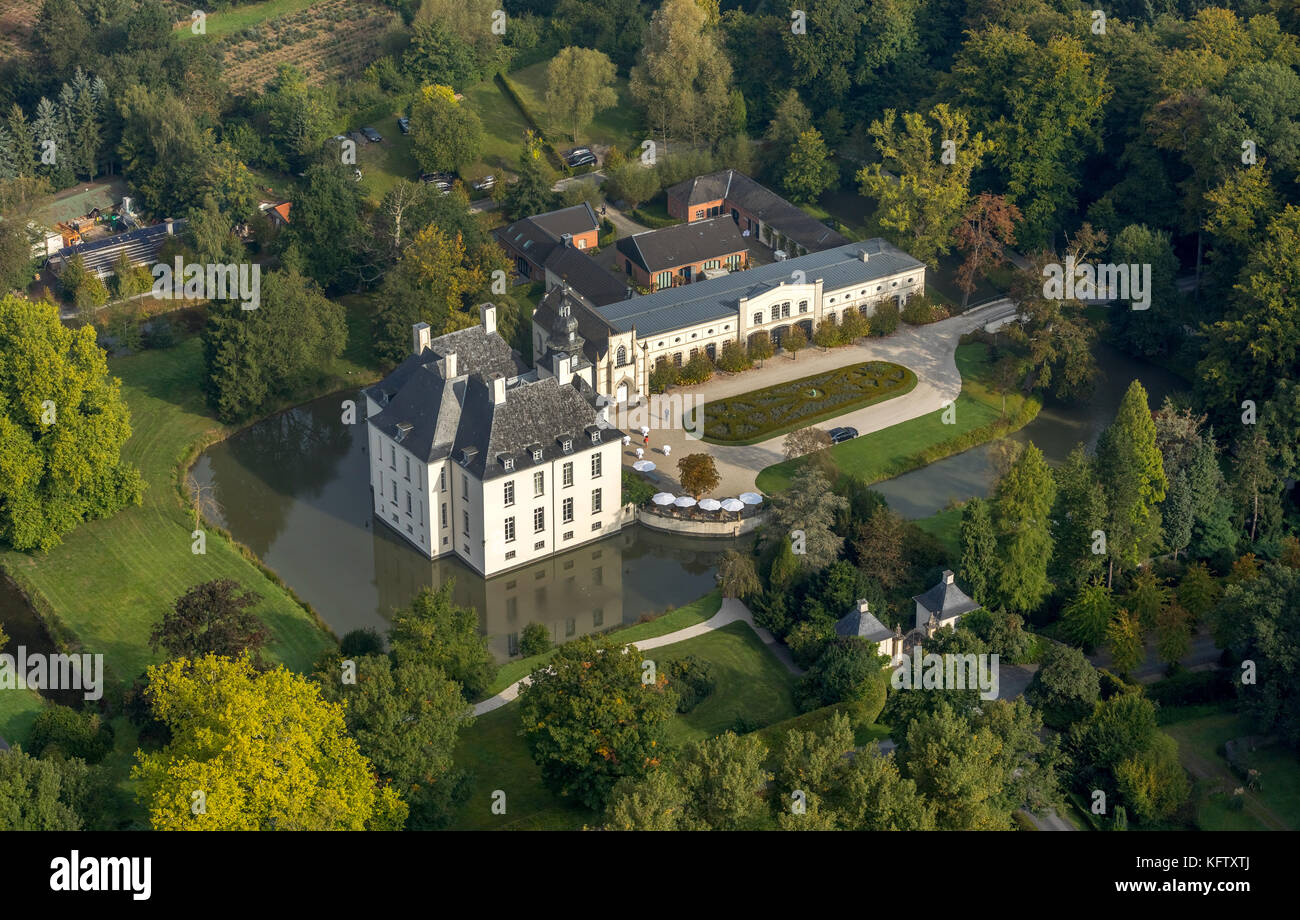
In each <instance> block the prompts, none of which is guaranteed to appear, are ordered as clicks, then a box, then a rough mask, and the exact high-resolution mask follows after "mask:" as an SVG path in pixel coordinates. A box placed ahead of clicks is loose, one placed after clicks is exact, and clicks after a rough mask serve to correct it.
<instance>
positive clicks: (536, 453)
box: [533, 448, 542, 463]
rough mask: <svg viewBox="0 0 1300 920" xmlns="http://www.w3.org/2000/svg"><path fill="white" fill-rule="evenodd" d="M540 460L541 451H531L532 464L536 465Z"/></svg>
mask: <svg viewBox="0 0 1300 920" xmlns="http://www.w3.org/2000/svg"><path fill="white" fill-rule="evenodd" d="M541 459H542V451H541V449H540V448H538V449H537V450H534V451H533V462H534V463H537V462H539V461H541Z"/></svg>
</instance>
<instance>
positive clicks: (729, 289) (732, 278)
mask: <svg viewBox="0 0 1300 920" xmlns="http://www.w3.org/2000/svg"><path fill="white" fill-rule="evenodd" d="M864 251H865V252H866V253H867V255H868V258H867V261H866V262H863V261H862V253H863V252H864ZM923 268H925V265H924V263H922V262H920V261H918V260H917V259H914V258H912V257H911V256H909V255H908V254H907V253H905V252H903V251H902V250H901V249H898V248H896V247H894V246H892V245H890V244H889V243H887V242H885V241H884V240H882V239H873V240H867V241H865V242H862V243H848V244H846V245H844V246H839V247H837V248H835V249H827V250H824V251H822V252H813V253H809V254H808V255H806V256H800V257H799V258H797V259H787V260H786V261H784V262H773V263H772V264H770V265H760V266H758V267H757V268H751V269H749V270H748V271H743V272H732V273H731V274H729V275H727V276H726V277H725V278H711V279H706V280H704V281H697V282H695V283H694V284H685V285H681V286H680V287H673V288H666V289H664V290H662V291H656V292H655V293H653V294H646V295H644V296H642V297H633V298H632V299H631V300H622V301H619V302H618V303H612V304H606V305H603V306H599V307H597V308H596V311H597V312H598V313H599V314H600V315H601V316H602V317H603V318H604V319H605V321H606V322H607V323H609V325H610V326H611V327H613V328H614V329H615V330H617V331H619V332H626V331H628V330H629V329H632V328H633V327H635V328H636V330H637V334H638V335H639V336H641V337H642V338H646V337H650V336H655V335H661V334H663V333H665V332H671V331H672V330H674V329H681V328H683V327H686V326H693V325H697V324H699V323H706V322H709V321H710V320H721V319H728V318H730V319H735V318H736V317H737V316H738V310H739V303H740V300H741V299H742V298H747V297H752V296H756V295H757V294H760V293H762V292H764V291H767V290H771V289H772V288H773V287H775V286H777V285H778V284H779V283H780V282H782V281H789V280H790V278H791V273H792V272H795V271H801V272H803V273H804V276H805V278H806V281H807V282H808V283H812V282H814V281H816V280H817V279H819V278H820V279H821V280H822V287H823V290H827V291H833V290H837V289H839V288H844V287H851V286H852V285H855V284H862V283H866V282H868V281H874V280H875V279H877V278H883V277H886V276H888V275H893V274H897V273H898V272H901V271H907V270H908V269H923Z"/></svg>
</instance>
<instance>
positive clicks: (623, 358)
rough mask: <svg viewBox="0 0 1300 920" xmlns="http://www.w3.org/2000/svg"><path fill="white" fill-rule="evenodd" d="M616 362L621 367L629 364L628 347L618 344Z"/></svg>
mask: <svg viewBox="0 0 1300 920" xmlns="http://www.w3.org/2000/svg"><path fill="white" fill-rule="evenodd" d="M615 362H616V364H617V365H618V366H619V367H622V366H623V365H624V364H627V349H626V348H625V347H623V346H622V345H620V346H618V352H617V356H616V358H615Z"/></svg>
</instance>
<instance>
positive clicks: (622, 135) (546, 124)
mask: <svg viewBox="0 0 1300 920" xmlns="http://www.w3.org/2000/svg"><path fill="white" fill-rule="evenodd" d="M549 64H550V62H549V61H539V62H538V63H536V64H533V65H531V66H529V67H525V68H523V69H522V70H516V71H515V72H514V73H512V74H510V80H511V82H513V83H514V84H515V88H516V89H517V91H518V92H519V97H520V98H521V99H523V100H524V104H525V105H527V106H528V108H529V109H530V110H532V113H533V117H535V118H537V119H539V120H540V121H541V124H542V128H543V129H544V130H545V131H546V135H547V138H548V139H549V140H550V141H551V142H552V143H553V144H555V145H556V147H557V148H566V147H571V146H573V145H574V143H575V142H574V141H572V140H571V139H570V132H571V131H572V130H573V126H572V125H564V124H560V123H559V122H556V121H552V120H551V118H550V113H548V112H547V110H546V68H547V67H548V66H549ZM614 92H615V93H617V94H618V102H617V104H615V105H614V106H613V107H612V108H608V109H605V110H604V111H602V112H598V113H597V114H596V117H595V119H593V120H592V123H591V124H589V125H587V126H586V127H585V128H583V129H582V130H581V131H579V132H578V140H577V141H576V143H579V144H608V145H610V146H612V147H618V148H620V149H622V150H624V151H627V150H629V149H630V148H632V147H635V146H637V145H639V144H640V142H641V134H640V133H638V132H639V131H640V118H639V116H638V115H637V111H638V109H637V106H636V104H635V103H633V102H632V97H631V95H630V94H629V93H628V90H627V80H626V79H625V78H623V77H618V78H616V79H615V82H614Z"/></svg>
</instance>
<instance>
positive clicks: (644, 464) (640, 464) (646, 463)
mask: <svg viewBox="0 0 1300 920" xmlns="http://www.w3.org/2000/svg"><path fill="white" fill-rule="evenodd" d="M654 468H655V465H654V461H652V460H638V461H637V462H636V463H633V464H632V469H634V470H636V471H637V472H638V473H648V472H650V471H651V470H652V469H654Z"/></svg>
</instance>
